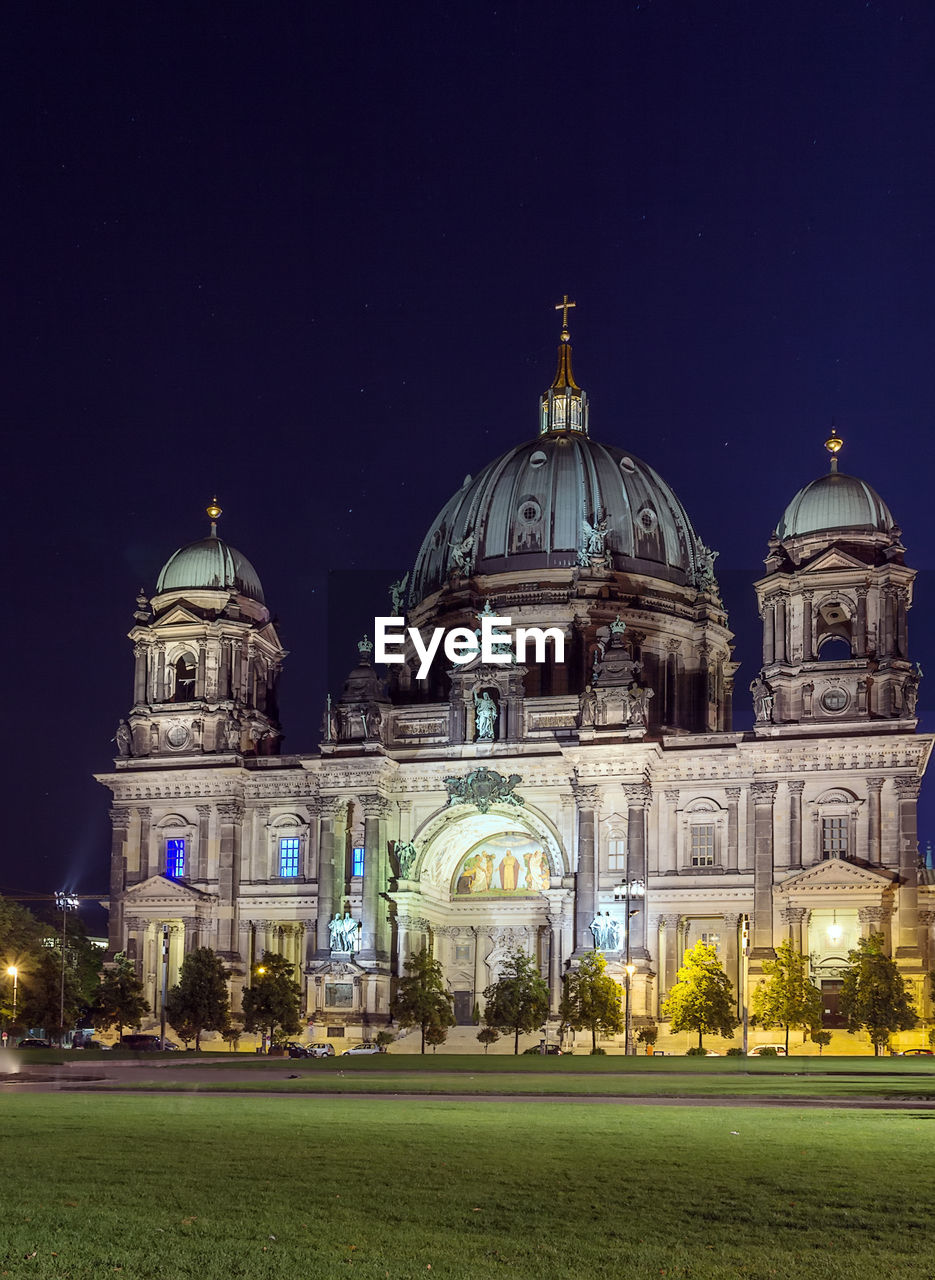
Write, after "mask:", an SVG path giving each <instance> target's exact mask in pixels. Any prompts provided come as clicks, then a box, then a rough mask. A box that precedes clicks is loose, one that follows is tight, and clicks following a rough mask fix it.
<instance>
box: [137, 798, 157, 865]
mask: <svg viewBox="0 0 935 1280" xmlns="http://www.w3.org/2000/svg"><path fill="white" fill-rule="evenodd" d="M136 812H137V815H138V816H139V819H140V879H141V880H148V879H149V877H150V876H154V875H156V874H157V872H158V871H159V868H158V867H156V866H154V865H153V853H152V849H151V847H150V846H151V845H152V827H151V825H150V824H151V822H152V817H153V811H152V809H151V808H150V807H149V805H148V804H144V805H140V807H139V808H138V809H137V811H136Z"/></svg>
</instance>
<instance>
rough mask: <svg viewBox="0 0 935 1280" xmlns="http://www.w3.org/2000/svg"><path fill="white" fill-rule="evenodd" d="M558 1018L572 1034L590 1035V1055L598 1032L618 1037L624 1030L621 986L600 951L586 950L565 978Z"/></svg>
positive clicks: (595, 1043) (594, 1046)
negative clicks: (575, 1032)
mask: <svg viewBox="0 0 935 1280" xmlns="http://www.w3.org/2000/svg"><path fill="white" fill-rule="evenodd" d="M559 1017H560V1018H561V1020H562V1022H563V1023H565V1025H566V1026H569V1027H571V1028H572V1029H573V1030H574V1031H581V1030H583V1029H587V1030H588V1031H590V1032H591V1052H592V1053H594V1051H595V1050H596V1049H597V1033H598V1031H601V1032H603V1034H604V1035H607V1036H615V1035H619V1034H620V1032H621V1031H622V1030H623V1013H622V1012H621V1009H620V987H619V986H618V985H617V983H616V982H614V980H613V978H612V977H611V976H610V974H609V973H608V972H607V961H606V959H605V958H604V953H603V952H602V951H587V952H585V954H584V955H583V956H582V957H581V960H580V961H579V962H578V966H577V968H575V969H572V970H571V971H570V972H569V973H568V975H567V976H566V978H565V983H564V991H563V993H562V1000H561V1004H560V1005H559Z"/></svg>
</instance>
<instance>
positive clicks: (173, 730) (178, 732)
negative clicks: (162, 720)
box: [166, 724, 190, 747]
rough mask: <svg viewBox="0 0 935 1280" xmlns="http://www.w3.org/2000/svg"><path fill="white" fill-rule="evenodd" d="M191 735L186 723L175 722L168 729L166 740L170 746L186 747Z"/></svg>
mask: <svg viewBox="0 0 935 1280" xmlns="http://www.w3.org/2000/svg"><path fill="white" fill-rule="evenodd" d="M189 737H190V734H189V732H188V730H187V729H186V728H185V726H184V724H173V725H170V726H169V728H168V729H167V730H166V742H168V744H169V746H170V747H184V746H185V744H186V742H187V741H188V739H189Z"/></svg>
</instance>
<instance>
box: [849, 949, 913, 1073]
mask: <svg viewBox="0 0 935 1280" xmlns="http://www.w3.org/2000/svg"><path fill="white" fill-rule="evenodd" d="M847 961H848V963H847V968H846V969H845V971H844V982H843V984H842V986H841V1012H842V1014H843V1015H844V1017H845V1018H846V1019H847V1029H848V1031H866V1032H868V1033H869V1035H870V1040H871V1042H872V1044H873V1052H874V1053H875V1054H876V1055H877V1056H879V1054H880V1052H881V1050H882V1049H883V1048H884V1046H885V1045H886V1043H887V1042H888V1040H889V1038H890V1036H891V1035H892V1034H893V1032H894V1031H911V1030H912V1028H913V1027H914V1026H915V1025H916V1024H917V1023H918V1021H919V1018H918V1015H917V1014H916V1011H915V1008H914V1007H913V1004H912V998H911V995H910V988H909V984H908V983H907V982H906V979H905V978H904V977H903V976H902V974H901V973H900V972H899V970H898V969H897V968H896V965H895V963H894V961H892V960H891V959H890V958H889V956H888V955H886V953H885V952H884V950H883V934H882V933H871V934H870V936H869V938H861V939H860V941H859V942H858V944H857V947H856V950H854V951H849V952H848V953H847Z"/></svg>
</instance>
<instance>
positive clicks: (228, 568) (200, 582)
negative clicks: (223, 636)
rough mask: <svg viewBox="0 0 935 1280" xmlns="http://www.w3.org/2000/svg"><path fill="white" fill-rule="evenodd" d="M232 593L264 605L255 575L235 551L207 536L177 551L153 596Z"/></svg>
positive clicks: (157, 584)
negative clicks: (184, 592)
mask: <svg viewBox="0 0 935 1280" xmlns="http://www.w3.org/2000/svg"><path fill="white" fill-rule="evenodd" d="M186 588H188V589H192V590H207V591H235V592H237V594H238V595H242V596H246V597H247V598H248V599H250V600H257V601H259V603H260V604H265V600H264V599H263V588H262V586H261V585H260V579H259V577H258V576H257V571H256V569H254V567H253V565H252V564H251V563H250V561H249V560H248V559H247V557H246V556H245V555H242V554H241V552H239V551H238V550H237V549H236V548H235V547H232V546H231V545H230V544H229V543H227V542H224V541H223V540H222V539H221V538H218V537H216V536H213V535H212V536H211V537H210V538H202V539H201V541H200V542H192V543H190V544H189V545H188V546H187V547H180V548H179V550H178V551H176V552H175V554H174V555H173V556H171V557H170V559H169V560H168V561H167V562H166V564H165V565H164V566H163V569H162V572H161V573H160V574H159V580H158V582H157V583H156V594H157V595H162V593H163V592H165V591H183V590H185V589H186Z"/></svg>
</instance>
